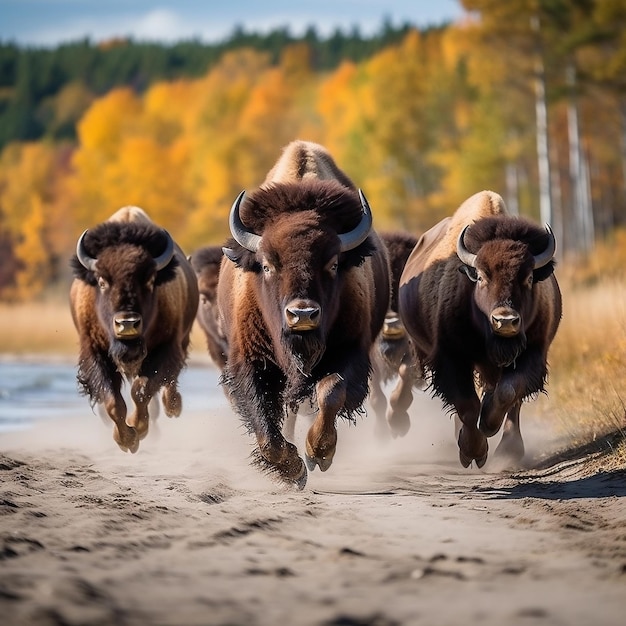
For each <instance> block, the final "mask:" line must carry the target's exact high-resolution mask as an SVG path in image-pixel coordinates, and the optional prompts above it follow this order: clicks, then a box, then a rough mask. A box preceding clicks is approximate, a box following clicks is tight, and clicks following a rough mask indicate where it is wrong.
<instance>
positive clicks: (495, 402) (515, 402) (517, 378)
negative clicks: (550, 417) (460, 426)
mask: <svg viewBox="0 0 626 626" xmlns="http://www.w3.org/2000/svg"><path fill="white" fill-rule="evenodd" d="M546 374H547V370H546V364H545V357H544V355H543V354H542V352H541V351H540V350H537V349H535V348H532V347H531V348H528V349H527V350H526V351H525V352H524V353H523V354H522V355H521V356H520V357H518V359H517V361H516V362H515V363H514V364H513V365H510V366H508V367H506V368H504V370H503V372H502V376H501V377H500V380H499V381H498V384H497V385H496V386H495V387H494V388H493V389H490V390H487V391H486V392H485V394H484V396H483V400H482V403H481V408H480V422H479V425H480V430H481V431H482V432H483V433H484V434H485V435H486V436H487V437H492V436H493V435H495V434H496V433H497V432H498V431H499V430H500V428H501V426H502V422H503V421H504V419H505V417H507V420H506V422H505V426H506V428H507V429H509V433H508V434H507V441H508V443H507V444H506V445H505V447H504V448H502V449H503V451H504V449H505V448H508V449H509V450H510V452H511V454H512V455H513V456H514V457H518V458H516V460H519V459H521V458H522V456H523V454H524V453H523V449H524V444H523V441H522V436H521V431H520V427H519V406H521V403H522V400H523V399H524V398H526V397H528V396H530V395H532V394H535V393H537V392H538V391H542V390H543V386H544V381H545V377H546ZM520 450H521V456H520Z"/></svg>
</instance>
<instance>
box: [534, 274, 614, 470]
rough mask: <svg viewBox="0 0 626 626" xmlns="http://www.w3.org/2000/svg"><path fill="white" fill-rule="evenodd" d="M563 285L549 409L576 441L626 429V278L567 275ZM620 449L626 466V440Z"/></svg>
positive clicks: (572, 439) (553, 352) (553, 356)
mask: <svg viewBox="0 0 626 626" xmlns="http://www.w3.org/2000/svg"><path fill="white" fill-rule="evenodd" d="M562 283H563V281H562ZM561 287H562V291H563V320H562V322H561V326H560V328H559V332H558V334H557V337H556V339H555V341H554V343H553V344H552V348H551V350H550V355H549V362H550V380H549V384H548V392H549V402H548V403H547V404H546V405H545V407H546V412H549V413H550V416H549V418H550V419H551V420H554V419H556V420H557V421H558V424H559V427H560V429H561V430H562V432H563V433H564V434H566V435H568V436H569V437H568V438H570V439H571V441H572V442H573V443H584V442H587V441H593V440H594V439H596V438H599V437H601V436H603V435H605V434H606V433H610V432H615V431H618V432H622V433H625V432H626V282H625V281H624V280H623V279H618V278H614V279H611V280H607V281H594V282H593V284H592V286H584V287H582V286H580V285H578V286H577V285H576V284H573V282H571V281H569V280H566V281H565V284H562V285H561ZM546 417H548V416H546ZM622 438H623V437H622ZM615 454H616V455H618V457H619V458H621V461H622V463H623V464H625V465H626V445H618V446H617V448H616V449H615Z"/></svg>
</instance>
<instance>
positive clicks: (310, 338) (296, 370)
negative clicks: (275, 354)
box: [281, 331, 326, 410]
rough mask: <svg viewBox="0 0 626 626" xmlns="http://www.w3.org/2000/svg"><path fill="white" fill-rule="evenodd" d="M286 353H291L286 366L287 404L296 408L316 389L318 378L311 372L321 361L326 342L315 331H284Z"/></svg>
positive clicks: (283, 339)
mask: <svg viewBox="0 0 626 626" xmlns="http://www.w3.org/2000/svg"><path fill="white" fill-rule="evenodd" d="M281 343H282V348H283V350H284V352H283V353H284V354H286V355H289V363H288V366H287V367H286V368H285V376H286V378H287V381H286V385H285V393H284V401H285V404H286V405H287V406H289V407H291V408H293V409H294V410H295V409H296V408H297V406H298V404H300V403H301V402H302V401H303V400H304V399H305V398H308V397H310V396H311V395H312V394H313V392H314V389H315V383H316V380H315V379H314V378H313V377H312V376H311V372H312V371H313V369H314V368H315V366H316V365H317V364H318V363H319V362H320V359H321V358H322V356H323V355H324V351H325V349H326V345H325V342H324V341H323V340H322V339H321V337H320V336H319V334H318V333H317V332H315V331H307V332H305V333H283V334H282V337H281Z"/></svg>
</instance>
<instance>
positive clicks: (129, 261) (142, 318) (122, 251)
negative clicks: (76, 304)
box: [72, 222, 178, 365]
mask: <svg viewBox="0 0 626 626" xmlns="http://www.w3.org/2000/svg"><path fill="white" fill-rule="evenodd" d="M174 250H175V246H174V241H173V240H172V238H171V237H170V235H169V233H167V232H166V231H165V230H161V229H159V228H157V227H154V226H152V225H150V224H137V223H130V224H128V223H118V222H104V223H103V224H100V225H98V226H96V227H95V228H93V229H90V230H86V231H85V232H84V233H83V234H82V235H81V236H80V238H79V240H78V243H77V245H76V255H75V256H74V257H73V259H72V267H73V270H74V276H75V278H77V279H79V280H82V281H84V282H86V283H87V284H89V285H91V286H93V287H94V289H95V308H96V315H97V318H98V320H99V323H100V325H101V327H102V328H103V330H104V331H105V333H106V335H107V336H108V338H109V345H110V351H111V356H113V357H114V358H116V359H117V360H118V361H119V362H120V363H124V364H126V365H129V364H130V363H136V362H138V361H141V360H142V359H143V358H144V357H145V354H146V347H145V342H144V335H145V332H146V330H147V329H148V328H149V327H150V325H151V323H152V321H153V320H154V318H155V317H156V312H157V300H156V293H155V288H156V287H157V286H158V285H159V284H162V283H164V282H167V281H170V280H172V279H173V278H174V276H175V271H176V267H177V265H178V262H177V260H176V258H175V257H174Z"/></svg>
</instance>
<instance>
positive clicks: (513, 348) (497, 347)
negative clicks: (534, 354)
mask: <svg viewBox="0 0 626 626" xmlns="http://www.w3.org/2000/svg"><path fill="white" fill-rule="evenodd" d="M486 347H487V358H488V359H489V361H490V362H491V363H493V364H494V365H496V366H498V367H507V366H509V365H511V364H513V365H514V364H515V360H516V359H517V358H518V357H519V356H520V355H521V354H522V353H523V352H524V350H526V335H525V334H524V333H520V334H519V335H517V336H516V337H498V336H497V335H494V334H493V333H489V335H488V338H487V346H486Z"/></svg>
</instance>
